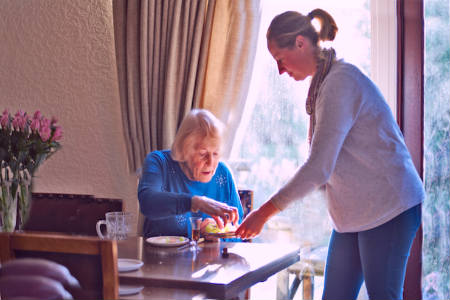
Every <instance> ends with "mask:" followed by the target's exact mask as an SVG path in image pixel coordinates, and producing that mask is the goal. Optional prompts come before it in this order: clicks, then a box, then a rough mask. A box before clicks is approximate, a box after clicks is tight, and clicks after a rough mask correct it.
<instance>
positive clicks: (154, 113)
mask: <svg viewBox="0 0 450 300" xmlns="http://www.w3.org/2000/svg"><path fill="white" fill-rule="evenodd" d="M215 4H216V1H215V0H190V1H183V0H113V12H114V33H115V47H116V60H117V71H118V78H119V93H120V101H121V110H122V120H123V127H124V133H125V141H126V146H127V153H128V165H129V169H130V171H136V170H137V169H138V168H139V167H140V166H141V164H142V162H143V160H144V159H145V156H146V155H147V153H149V152H151V151H153V150H157V149H166V148H169V147H170V146H171V144H172V141H173V139H174V136H175V133H176V130H177V128H178V125H179V124H180V122H181V120H182V119H183V117H184V116H185V115H186V113H187V112H188V111H189V110H190V109H191V108H193V107H197V106H198V104H199V103H200V97H201V91H202V90H203V84H204V76H205V68H206V56H207V54H208V51H207V50H208V45H209V41H210V34H211V26H212V18H213V12H214V7H215Z"/></svg>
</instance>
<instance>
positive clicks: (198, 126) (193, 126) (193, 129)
mask: <svg viewBox="0 0 450 300" xmlns="http://www.w3.org/2000/svg"><path fill="white" fill-rule="evenodd" d="M224 128H225V126H224V125H223V123H222V122H221V121H220V120H219V119H217V118H216V117H215V116H214V115H213V114H212V113H211V112H210V111H208V110H206V109H193V110H191V111H190V112H189V114H188V115H187V116H186V117H185V118H184V119H183V121H182V122H181V124H180V127H179V128H178V131H177V133H176V135H175V140H174V142H173V144H172V149H171V151H172V153H171V156H172V158H173V160H176V161H180V162H183V161H186V160H187V158H188V156H189V154H190V153H191V152H193V151H194V150H195V147H196V144H197V143H199V142H201V141H202V140H204V139H207V140H208V139H210V140H217V142H218V143H220V142H221V140H222V135H223V132H224Z"/></svg>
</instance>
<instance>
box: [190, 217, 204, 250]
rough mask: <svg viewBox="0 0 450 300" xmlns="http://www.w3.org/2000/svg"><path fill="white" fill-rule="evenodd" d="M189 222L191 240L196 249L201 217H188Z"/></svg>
mask: <svg viewBox="0 0 450 300" xmlns="http://www.w3.org/2000/svg"><path fill="white" fill-rule="evenodd" d="M189 221H190V222H191V230H192V235H191V236H192V240H193V241H194V243H195V244H194V245H195V248H196V249H197V248H198V245H197V242H198V240H199V239H200V225H201V224H202V218H201V217H190V218H189Z"/></svg>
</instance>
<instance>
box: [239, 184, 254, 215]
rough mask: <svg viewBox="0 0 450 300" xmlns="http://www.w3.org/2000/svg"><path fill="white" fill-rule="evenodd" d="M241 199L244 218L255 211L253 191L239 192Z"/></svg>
mask: <svg viewBox="0 0 450 300" xmlns="http://www.w3.org/2000/svg"><path fill="white" fill-rule="evenodd" d="M238 193H239V198H240V199H241V204H242V209H243V210H244V218H245V217H246V216H247V215H248V214H249V213H250V212H251V211H252V210H253V191H252V190H244V189H242V190H238Z"/></svg>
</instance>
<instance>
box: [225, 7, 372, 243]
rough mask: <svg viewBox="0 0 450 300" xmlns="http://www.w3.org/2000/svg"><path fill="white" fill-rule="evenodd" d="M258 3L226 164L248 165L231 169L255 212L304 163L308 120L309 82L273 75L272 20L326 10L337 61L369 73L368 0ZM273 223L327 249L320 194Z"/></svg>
mask: <svg viewBox="0 0 450 300" xmlns="http://www.w3.org/2000/svg"><path fill="white" fill-rule="evenodd" d="M262 2H263V10H262V20H261V27H260V35H259V42H258V48H257V53H256V57H255V59H256V60H255V64H254V71H253V77H252V82H251V86H250V91H249V97H248V99H247V103H246V107H245V111H244V118H243V120H242V121H241V125H240V128H239V129H238V132H237V133H236V139H235V142H234V145H233V150H232V154H231V161H230V164H231V165H232V166H233V161H234V162H236V161H242V160H244V161H245V162H247V164H248V165H249V166H250V169H251V170H250V172H249V174H245V172H238V171H237V170H236V169H243V168H242V164H241V165H240V166H239V167H236V168H235V173H236V175H237V177H238V178H237V179H238V185H240V186H241V187H247V188H251V189H253V190H254V201H255V204H254V206H255V207H259V206H260V205H261V204H262V203H264V202H265V201H266V200H267V199H268V198H269V196H270V195H271V194H272V193H273V192H275V191H276V190H277V189H278V188H279V187H281V185H282V184H283V183H284V182H285V181H286V180H287V179H288V178H289V177H290V176H291V175H292V174H293V172H294V171H295V170H296V168H297V167H299V166H300V165H302V164H303V162H304V161H305V159H306V158H307V151H308V144H307V139H306V135H307V128H308V123H309V116H307V114H306V112H305V99H306V96H307V91H308V87H309V81H308V80H306V81H305V82H297V81H294V80H293V79H292V78H290V77H289V76H288V75H286V74H283V75H282V76H280V75H279V74H278V69H277V67H276V63H275V61H274V59H273V58H272V57H271V55H270V53H269V51H268V50H267V46H266V38H265V35H266V31H267V28H268V26H269V24H270V21H271V20H272V19H273V17H275V16H276V15H277V14H280V13H282V12H284V11H287V10H296V11H299V12H301V13H304V14H307V13H308V12H310V11H311V10H313V9H315V8H322V9H325V10H326V11H328V12H329V13H330V14H331V15H332V16H333V18H334V19H335V21H336V23H337V26H338V27H339V31H338V33H337V36H336V39H335V41H334V42H333V43H332V44H330V45H331V46H332V47H333V48H335V50H336V52H337V57H338V58H344V59H345V60H346V61H348V62H351V63H353V64H355V65H357V66H358V67H360V68H361V69H362V70H363V71H364V72H366V73H367V74H370V57H371V53H370V49H371V47H370V42H371V40H370V2H369V0H366V1H361V0H351V1H350V0H346V1H335V0H309V1H298V0H293V1H287V0H283V1H281V0H277V1H273V0H266V1H262ZM349 16H351V17H349ZM349 41H351V42H349ZM327 46H328V45H326V47H327ZM235 166H236V165H235ZM247 173H248V172H247ZM280 216H281V218H280ZM276 220H277V221H283V224H281V223H280V224H278V225H280V226H281V225H287V226H288V228H290V229H292V230H291V231H293V234H294V238H296V239H298V241H299V242H301V243H305V244H308V243H313V244H314V245H326V244H327V242H328V237H329V232H330V228H331V226H330V224H329V219H328V217H327V212H326V208H325V201H324V198H323V196H322V194H321V193H320V192H315V193H313V194H312V195H310V196H309V197H307V198H305V199H304V200H303V201H301V202H300V201H299V202H297V203H295V204H294V206H293V207H290V208H289V209H287V210H285V211H283V212H282V213H281V214H280V215H279V216H278V218H276ZM284 222H286V223H284ZM278 228H279V227H278ZM265 237H267V238H268V239H272V238H273V236H265V235H264V232H263V234H262V235H261V238H262V239H263V240H264V239H265ZM289 238H292V236H290V237H289ZM290 241H291V242H293V240H290Z"/></svg>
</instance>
